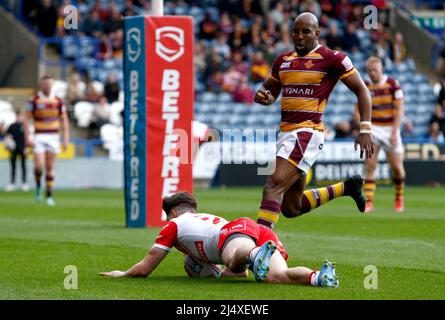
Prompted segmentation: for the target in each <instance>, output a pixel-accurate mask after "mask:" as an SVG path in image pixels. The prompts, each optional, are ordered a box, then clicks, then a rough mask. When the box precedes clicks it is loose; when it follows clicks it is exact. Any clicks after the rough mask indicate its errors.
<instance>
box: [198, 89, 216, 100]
mask: <svg viewBox="0 0 445 320" xmlns="http://www.w3.org/2000/svg"><path fill="white" fill-rule="evenodd" d="M217 98H218V97H217V95H216V94H215V93H214V92H210V91H207V92H204V93H203V94H202V95H201V101H202V102H216V101H217Z"/></svg>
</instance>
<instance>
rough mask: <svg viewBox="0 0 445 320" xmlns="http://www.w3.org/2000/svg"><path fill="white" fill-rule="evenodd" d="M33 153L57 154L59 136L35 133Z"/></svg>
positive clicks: (58, 150)
mask: <svg viewBox="0 0 445 320" xmlns="http://www.w3.org/2000/svg"><path fill="white" fill-rule="evenodd" d="M33 152H34V153H44V152H51V153H59V152H60V136H59V135H58V134H54V133H37V134H35V135H34V149H33Z"/></svg>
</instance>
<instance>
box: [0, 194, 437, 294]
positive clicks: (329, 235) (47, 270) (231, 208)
mask: <svg viewBox="0 0 445 320" xmlns="http://www.w3.org/2000/svg"><path fill="white" fill-rule="evenodd" d="M444 194H445V189H443V188H438V189H427V188H406V195H405V199H406V211H405V213H403V214H398V213H395V212H393V211H392V206H393V203H392V200H393V190H392V189H390V188H379V189H378V190H377V199H376V212H374V213H372V214H367V215H365V214H361V213H359V212H358V211H357V210H356V208H355V205H354V203H353V201H352V200H351V199H350V198H341V199H336V200H334V201H331V202H330V203H328V204H327V205H324V206H322V207H320V208H318V209H317V210H315V211H313V212H311V213H309V214H307V215H304V216H302V217H299V218H294V219H286V218H284V217H281V218H280V221H279V223H278V227H277V228H276V232H277V233H278V235H279V236H280V238H281V240H282V241H283V243H284V245H285V247H286V249H287V251H288V253H289V257H290V258H289V261H288V262H289V265H290V266H297V265H303V266H307V267H310V268H317V269H318V268H319V267H320V265H321V262H322V261H323V260H324V259H325V258H328V259H330V260H333V261H336V266H337V274H338V275H339V276H340V278H341V280H340V288H339V289H337V290H330V289H322V288H312V287H304V286H291V285H273V284H257V283H255V282H254V280H253V277H252V275H250V276H249V278H248V279H220V280H217V279H199V280H197V279H191V278H188V277H187V276H186V274H185V272H184V271H183V258H182V255H181V254H180V253H179V252H177V251H176V250H173V251H172V252H171V253H170V254H169V256H168V257H167V258H166V260H165V261H164V262H163V263H162V264H161V265H160V266H159V267H158V269H156V270H155V272H153V274H152V275H151V276H150V277H149V278H147V279H129V278H125V279H111V278H103V277H100V276H99V275H98V272H100V271H109V270H116V269H119V270H126V269H127V268H129V267H130V266H132V265H133V264H134V263H135V262H137V261H138V260H139V259H141V258H142V257H143V256H144V255H145V253H146V251H147V249H149V248H150V247H151V245H152V243H153V241H154V239H155V237H156V235H157V233H158V232H159V229H149V230H148V229H128V228H125V227H124V224H125V221H124V209H123V196H122V192H120V191H105V190H85V191H57V192H56V201H57V205H56V206H55V207H46V206H44V205H43V204H36V203H34V199H33V196H32V194H31V193H19V192H17V193H0V243H1V245H0V252H1V254H0V284H1V285H0V299H180V300H181V299H218V300H225V299H242V300H247V299H261V300H264V299H283V300H284V299H292V300H293V299H444V298H445V210H444V207H445V198H444ZM196 195H197V198H198V203H199V209H200V211H201V212H209V213H213V214H216V215H220V216H223V217H225V218H226V219H228V220H230V219H234V218H236V217H239V216H248V217H251V218H253V219H255V216H256V211H257V208H258V205H259V202H260V196H261V189H259V188H244V189H214V190H197V191H196ZM67 265H74V266H76V268H77V270H78V289H76V290H66V289H65V288H64V279H65V277H66V276H67V274H65V273H64V268H65V266H67ZM367 265H374V266H376V267H377V270H378V283H377V284H378V289H377V290H367V289H365V288H364V281H365V277H366V276H367V274H365V273H364V268H365V266H367Z"/></svg>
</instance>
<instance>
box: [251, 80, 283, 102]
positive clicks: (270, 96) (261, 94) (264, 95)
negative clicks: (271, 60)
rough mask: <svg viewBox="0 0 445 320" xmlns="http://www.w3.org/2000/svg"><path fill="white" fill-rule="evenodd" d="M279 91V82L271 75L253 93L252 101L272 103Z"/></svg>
mask: <svg viewBox="0 0 445 320" xmlns="http://www.w3.org/2000/svg"><path fill="white" fill-rule="evenodd" d="M280 92H281V83H280V82H279V81H277V80H275V79H274V78H272V77H269V78H267V79H266V81H264V83H263V85H262V86H261V88H260V89H259V90H258V91H257V92H256V93H255V97H254V98H253V101H255V102H256V103H259V104H262V105H264V106H268V105H271V104H272V103H274V102H275V101H276V100H277V98H278V96H279V95H280Z"/></svg>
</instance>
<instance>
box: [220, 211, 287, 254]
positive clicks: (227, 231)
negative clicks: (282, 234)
mask: <svg viewBox="0 0 445 320" xmlns="http://www.w3.org/2000/svg"><path fill="white" fill-rule="evenodd" d="M235 233H241V234H243V235H246V236H249V237H251V238H252V239H254V240H255V244H256V245H257V246H261V245H262V244H263V243H265V242H267V241H269V240H272V241H273V242H274V243H275V244H276V245H277V249H278V251H279V252H280V253H281V255H282V256H283V258H284V260H286V261H287V259H288V257H289V256H288V255H287V252H286V250H285V249H284V246H283V244H282V243H281V241H280V239H278V236H277V235H276V234H275V233H274V232H273V231H272V230H270V229H269V228H266V227H264V226H261V225H259V224H257V223H256V222H255V221H253V220H252V219H249V218H239V219H236V220H234V221H232V222H229V223H228V224H226V225H225V226H224V227H223V228H222V229H221V231H220V235H219V241H218V250H219V252H221V249H222V247H223V245H224V242H225V241H226V239H227V238H228V237H229V236H231V235H232V234H235Z"/></svg>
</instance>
